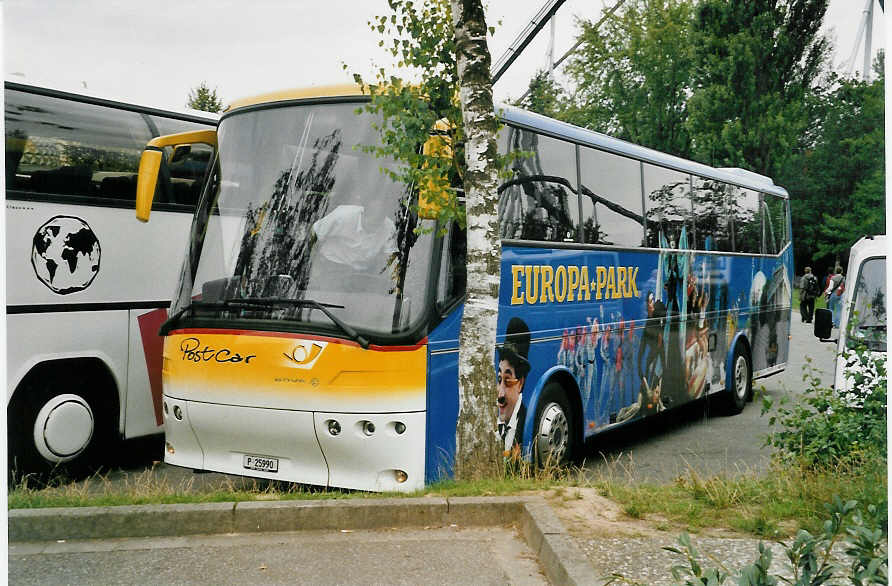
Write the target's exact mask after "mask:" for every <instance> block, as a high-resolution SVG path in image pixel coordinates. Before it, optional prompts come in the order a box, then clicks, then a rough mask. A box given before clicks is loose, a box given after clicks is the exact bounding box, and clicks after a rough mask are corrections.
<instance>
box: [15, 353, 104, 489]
mask: <svg viewBox="0 0 892 586" xmlns="http://www.w3.org/2000/svg"><path fill="white" fill-rule="evenodd" d="M92 372H95V371H94V369H91V368H85V367H81V366H78V367H77V368H76V369H75V372H69V370H68V369H65V370H64V371H62V370H55V371H48V370H41V371H39V372H36V373H34V374H33V375H29V377H28V380H27V381H25V382H24V383H23V384H22V385H21V386H20V387H19V389H18V390H17V391H16V395H15V397H14V398H13V401H12V402H11V404H10V405H9V407H8V409H7V416H6V417H7V430H8V432H9V436H8V441H9V449H8V455H9V471H10V478H11V479H12V480H13V482H17V481H19V480H21V479H22V478H24V477H25V476H26V475H27V476H29V477H31V478H33V479H34V480H36V481H37V482H38V483H43V482H46V481H47V480H48V479H49V478H50V476H51V473H56V472H60V473H62V474H64V475H66V476H72V477H77V476H78V475H81V474H83V473H84V472H86V471H88V470H89V469H90V468H91V467H92V465H93V464H95V463H97V462H98V461H99V458H98V456H99V452H100V449H101V450H109V449H111V448H113V446H114V444H115V443H116V441H115V440H116V438H117V434H116V429H117V428H116V426H115V425H114V424H115V422H116V421H117V412H116V411H115V410H114V409H113V407H112V405H117V401H116V400H115V401H113V402H111V404H109V402H105V404H103V402H101V401H100V400H99V399H100V397H102V396H104V394H103V393H102V392H101V391H102V390H103V388H104V387H103V385H102V384H101V383H99V381H97V380H95V379H93V378H92V377H90V373H92ZM112 414H113V415H112Z"/></svg>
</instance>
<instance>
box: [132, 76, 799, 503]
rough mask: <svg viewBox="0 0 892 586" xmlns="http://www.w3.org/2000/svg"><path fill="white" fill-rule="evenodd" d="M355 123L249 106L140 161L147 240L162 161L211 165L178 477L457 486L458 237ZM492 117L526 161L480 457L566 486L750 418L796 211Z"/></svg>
mask: <svg viewBox="0 0 892 586" xmlns="http://www.w3.org/2000/svg"><path fill="white" fill-rule="evenodd" d="M367 100H368V97H367V96H363V95H361V94H360V92H359V91H358V89H357V88H318V89H316V90H314V91H312V92H284V93H280V94H275V95H267V96H261V97H259V98H256V99H252V100H245V101H242V102H238V103H236V104H234V105H233V106H232V107H231V108H229V109H228V110H227V111H226V112H224V113H223V115H222V116H221V119H220V123H219V126H218V128H217V131H216V132H212V131H208V132H202V133H197V134H193V135H190V136H174V137H161V138H159V139H157V140H155V141H152V142H151V143H150V145H149V147H148V149H147V151H146V152H145V153H144V154H143V160H142V163H141V165H140V177H139V180H140V196H139V197H138V201H137V215H138V217H140V218H142V219H148V216H149V207H148V206H149V204H150V202H151V194H152V193H153V191H154V190H153V187H152V180H153V178H154V176H155V174H156V171H155V169H156V168H157V165H158V164H159V162H160V161H161V160H162V159H163V157H162V155H161V154H160V150H159V149H162V148H165V145H174V144H181V143H183V142H189V141H194V142H203V143H207V144H211V145H216V155H215V158H214V171H213V173H212V174H211V175H210V176H209V181H208V182H207V184H206V186H205V188H204V190H203V192H202V195H201V198H200V200H199V202H198V208H197V210H196V214H195V218H194V220H193V223H192V231H191V235H190V242H189V245H188V252H187V257H186V260H185V262H184V264H183V273H182V275H181V279H180V285H179V289H178V290H177V292H176V293H175V295H174V300H173V304H172V307H171V315H170V318H169V319H168V320H167V321H166V322H165V323H164V325H163V327H162V329H161V332H162V334H163V335H164V336H165V338H164V353H163V363H164V366H163V370H162V378H163V387H164V417H165V437H166V448H165V449H166V453H165V461H166V462H168V463H170V464H175V465H177V466H184V467H188V468H194V469H201V470H213V471H218V472H225V473H229V474H242V475H252V476H258V477H262V478H271V479H281V480H287V481H294V482H303V483H310V484H317V485H322V486H336V487H346V488H356V489H364V490H413V489H417V488H419V487H421V486H423V485H424V484H425V483H426V482H431V481H435V480H437V479H438V478H441V477H443V476H444V475H446V476H448V475H449V474H450V473H451V470H452V464H453V459H454V452H455V429H456V420H457V416H458V403H459V398H458V389H457V380H458V348H457V345H458V341H457V340H458V331H459V324H460V322H461V316H462V308H463V297H464V291H465V283H466V276H465V275H466V272H465V235H464V233H463V232H462V231H461V230H459V229H458V227H457V226H441V228H444V229H445V234H446V235H445V236H443V237H440V236H438V234H439V233H440V232H439V231H438V230H436V229H435V228H438V227H437V226H435V225H434V223H433V220H427V219H423V218H422V219H419V217H418V216H417V214H416V212H415V211H413V210H415V209H416V206H414V205H413V202H414V201H415V200H416V198H417V197H418V194H417V193H416V191H415V190H413V189H411V188H408V187H407V186H405V185H403V184H401V183H395V182H394V181H392V180H391V179H390V178H389V176H388V175H386V174H384V173H382V172H381V166H382V165H388V162H387V161H384V160H382V159H377V158H375V157H374V156H373V155H369V154H367V153H365V152H364V151H363V150H362V149H358V148H355V147H356V146H357V145H371V144H374V143H376V141H377V139H378V135H377V130H376V129H375V118H374V117H373V116H372V115H371V114H369V113H366V112H358V110H361V109H362V105H363V103H364V102H366V101H367ZM499 111H500V113H501V118H502V122H503V123H504V128H503V129H502V131H501V133H500V135H499V141H498V142H499V148H500V150H501V151H502V152H503V153H507V152H509V151H512V150H518V151H523V152H524V153H531V155H529V156H522V157H517V158H516V159H515V160H514V162H513V163H512V165H511V177H510V178H508V179H507V180H506V181H505V182H504V183H503V184H502V185H501V186H500V188H499V215H500V223H501V227H500V230H501V238H502V259H501V284H500V298H499V318H498V332H497V340H498V348H497V362H496V364H493V368H494V369H497V372H498V381H499V382H498V388H494V389H493V391H492V392H493V419H492V425H491V426H487V428H486V429H481V430H480V433H492V434H496V433H498V434H499V438H500V440H499V441H502V442H504V446H505V451H506V453H507V454H509V456H510V455H511V454H514V453H517V454H518V455H520V457H523V458H533V459H538V460H540V461H541V460H545V459H549V458H550V459H552V460H553V461H556V462H562V461H566V460H568V459H571V458H573V456H574V455H577V454H579V452H580V450H581V449H582V447H583V442H584V440H585V439H586V438H588V437H590V436H592V435H594V434H598V433H601V432H603V431H606V430H609V429H613V428H615V427H617V426H621V425H625V424H627V423H629V422H631V421H635V420H638V419H640V418H642V417H647V416H650V415H655V414H658V413H660V412H663V411H668V410H671V409H673V408H675V407H678V406H679V405H683V404H685V403H687V402H690V401H694V400H699V399H702V398H706V397H707V396H710V395H711V396H713V397H712V398H714V399H715V400H716V402H718V403H719V404H720V405H721V406H723V407H724V409H725V411H726V412H728V413H738V412H740V410H742V409H743V408H744V406H745V404H746V402H747V400H748V399H749V398H750V396H751V391H752V380H753V378H755V377H761V376H768V375H771V374H774V373H777V372H780V371H782V370H783V368H784V365H785V364H786V362H787V354H788V345H789V329H790V306H791V296H792V288H791V287H790V275H791V274H792V259H793V256H792V243H791V240H790V233H791V230H790V215H789V205H788V197H787V193H786V191H785V190H784V189H782V188H781V187H778V186H776V185H774V183H773V182H772V181H771V179H769V178H767V177H763V176H761V175H756V174H754V173H749V172H746V171H742V170H739V169H715V168H711V167H708V166H706V165H701V164H698V163H694V162H691V161H686V160H683V159H680V158H678V157H673V156H670V155H666V154H664V153H659V152H656V151H653V150H650V149H646V148H642V147H639V146H636V145H633V144H629V143H627V142H623V141H620V140H615V139H613V138H610V137H608V136H604V135H602V134H598V133H595V132H590V131H587V130H584V129H581V128H578V127H575V126H571V125H569V124H564V123H561V122H558V121H556V120H553V119H550V118H546V117H544V116H539V115H536V114H532V113H529V112H525V111H523V110H519V109H517V108H513V107H504V108H501V109H500V110H499ZM153 223H154V219H153V220H152V222H150V224H149V225H152V224H153ZM418 227H421V228H425V229H426V230H416V228H418ZM157 257H158V253H157V252H155V251H148V252H147V254H146V256H145V259H146V262H155V260H156V259H157Z"/></svg>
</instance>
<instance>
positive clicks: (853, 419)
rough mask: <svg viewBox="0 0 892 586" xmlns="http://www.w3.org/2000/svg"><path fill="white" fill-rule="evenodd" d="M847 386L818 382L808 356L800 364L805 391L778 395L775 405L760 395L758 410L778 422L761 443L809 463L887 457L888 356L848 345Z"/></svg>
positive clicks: (822, 465) (824, 464)
mask: <svg viewBox="0 0 892 586" xmlns="http://www.w3.org/2000/svg"><path fill="white" fill-rule="evenodd" d="M844 356H845V360H846V373H847V375H848V377H849V383H850V384H848V385H847V389H846V390H845V391H843V392H839V391H836V390H834V389H832V388H827V387H824V386H822V385H821V382H820V377H819V376H818V375H817V374H816V372H815V369H814V367H813V366H812V365H811V360H810V359H808V361H809V363H808V364H807V365H806V366H805V367H804V369H803V370H804V371H805V372H804V374H803V380H804V381H806V382H807V383H808V388H807V389H806V390H805V392H804V393H803V394H802V395H801V396H800V397H797V401H796V402H795V403H793V404H790V400H789V399H788V398H787V397H785V398H784V399H782V401H781V402H780V404H779V405H777V407H776V410H775V409H774V405H772V402H771V400H770V399H768V398H767V397H766V398H763V399H762V414H763V415H765V414H766V413H769V412H771V415H770V419H769V423H770V424H771V425H774V426H777V429H776V430H775V431H773V432H772V433H771V434H769V436H768V437H767V439H766V441H765V444H766V445H770V446H773V447H774V448H776V450H777V454H776V455H777V456H778V457H779V458H781V459H783V460H786V461H794V462H797V463H799V464H801V465H804V466H806V467H810V468H826V467H832V466H835V465H837V464H838V463H839V462H840V461H841V460H856V461H857V460H862V461H863V460H866V459H879V460H882V461H883V462H885V459H886V359H885V357H884V356H877V355H874V354H872V353H871V352H869V351H868V350H867V349H866V348H864V347H858V348H853V349H846V350H845V352H844Z"/></svg>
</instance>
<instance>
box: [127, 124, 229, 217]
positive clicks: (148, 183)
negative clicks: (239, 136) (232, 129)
mask: <svg viewBox="0 0 892 586" xmlns="http://www.w3.org/2000/svg"><path fill="white" fill-rule="evenodd" d="M194 143H202V144H207V145H210V146H212V147H214V148H216V147H217V131H216V130H193V131H191V132H180V133H177V134H168V135H166V136H159V137H158V138H153V139H152V140H150V141H149V144H147V145H146V150H144V151H143V153H142V156H141V157H140V159H139V175H138V176H137V177H138V178H137V183H136V219H137V220H139V221H140V222H148V221H149V214H150V213H151V212H152V200H153V199H155V186H156V185H157V184H158V171H159V170H160V169H161V160H162V159H163V158H164V147H167V146H170V147H178V148H183V147H185V146H186V145H189V144H194ZM189 148H190V150H191V147H189ZM174 155H176V151H174Z"/></svg>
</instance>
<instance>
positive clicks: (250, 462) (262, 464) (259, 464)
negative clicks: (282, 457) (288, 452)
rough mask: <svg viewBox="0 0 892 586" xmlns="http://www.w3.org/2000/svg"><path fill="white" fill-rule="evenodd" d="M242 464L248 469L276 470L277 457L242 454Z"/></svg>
mask: <svg viewBox="0 0 892 586" xmlns="http://www.w3.org/2000/svg"><path fill="white" fill-rule="evenodd" d="M242 464H243V465H244V467H245V468H247V469H248V470H259V471H261V472H278V471H279V459H278V458H267V457H266V456H247V455H246V456H244V457H243V458H242Z"/></svg>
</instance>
